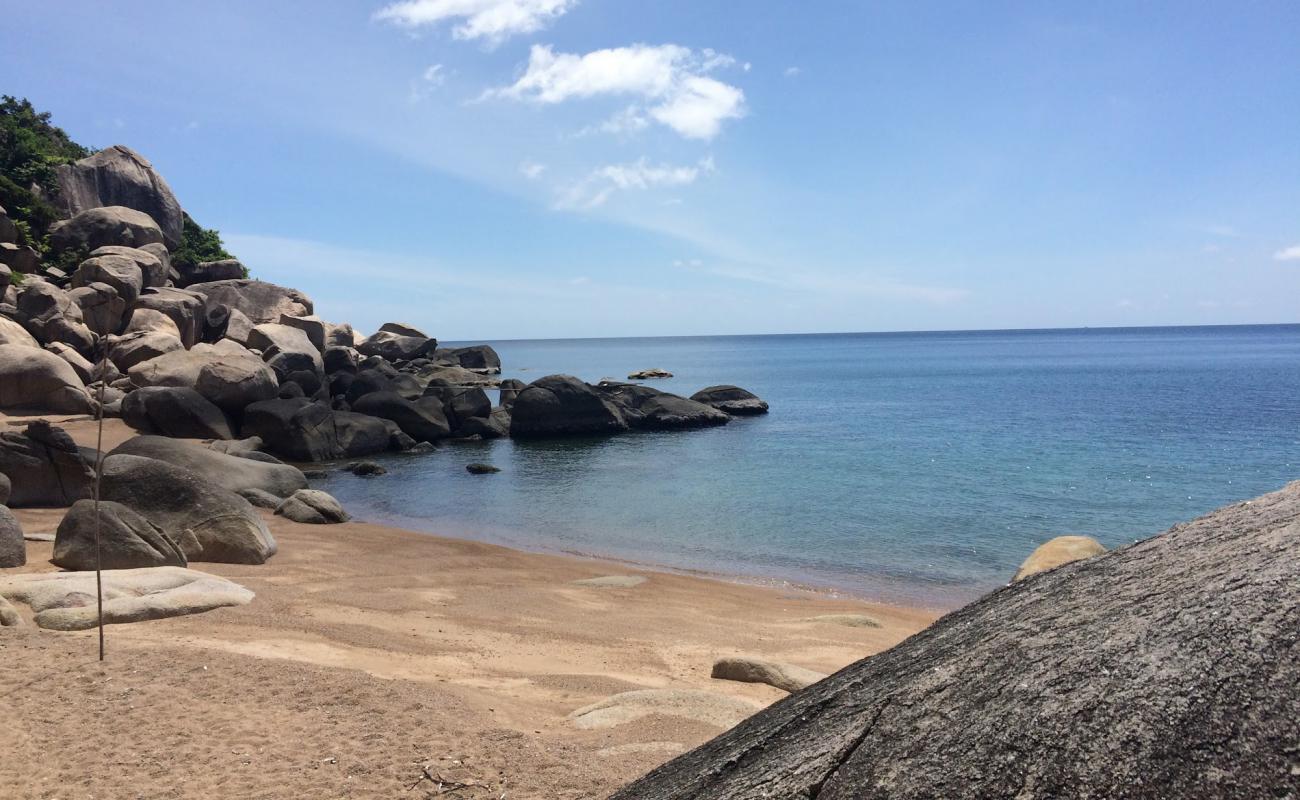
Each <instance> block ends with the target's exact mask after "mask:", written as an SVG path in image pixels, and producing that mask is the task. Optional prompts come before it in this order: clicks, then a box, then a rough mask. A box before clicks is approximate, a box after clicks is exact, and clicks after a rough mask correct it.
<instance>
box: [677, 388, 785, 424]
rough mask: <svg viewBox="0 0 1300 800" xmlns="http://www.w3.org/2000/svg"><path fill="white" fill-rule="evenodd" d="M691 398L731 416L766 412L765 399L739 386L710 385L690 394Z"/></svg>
mask: <svg viewBox="0 0 1300 800" xmlns="http://www.w3.org/2000/svg"><path fill="white" fill-rule="evenodd" d="M691 399H692V400H694V401H695V402H697V403H704V404H705V405H709V406H713V407H714V408H716V409H718V410H719V411H725V412H727V413H728V414H730V415H732V416H733V417H743V416H753V415H756V414H766V413H767V403H766V402H765V401H763V400H762V399H761V398H759V397H758V395H756V394H754V393H752V392H748V391H745V390H744V389H742V388H740V387H739V386H710V387H708V388H707V389H701V390H699V391H698V392H696V393H695V394H693V395H691Z"/></svg>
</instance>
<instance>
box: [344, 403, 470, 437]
mask: <svg viewBox="0 0 1300 800" xmlns="http://www.w3.org/2000/svg"><path fill="white" fill-rule="evenodd" d="M352 410H353V411H356V412H357V413H360V414H367V415H369V416H372V417H379V418H380V419H387V420H392V421H393V422H395V423H397V426H398V427H399V428H401V429H402V433H405V434H406V435H407V436H410V437H411V438H412V439H414V440H415V441H417V442H436V441H438V440H439V439H445V438H447V437H448V436H450V435H451V426H450V425H448V424H447V417H446V415H445V414H444V413H443V406H442V402H441V401H440V400H438V399H437V398H424V397H422V398H420V399H419V400H414V401H412V400H407V399H406V398H405V397H402V396H401V395H399V394H397V393H396V392H371V393H369V394H366V395H363V396H362V397H360V398H359V399H358V400H357V401H356V402H355V403H353V404H352Z"/></svg>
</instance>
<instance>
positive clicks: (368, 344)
mask: <svg viewBox="0 0 1300 800" xmlns="http://www.w3.org/2000/svg"><path fill="white" fill-rule="evenodd" d="M437 348H438V340H437V339H430V338H427V337H423V336H404V335H402V334H400V333H393V332H392V331H386V330H383V329H380V330H379V331H377V332H376V333H375V335H374V336H371V337H368V338H367V339H366V340H365V341H364V342H362V343H361V344H359V345H357V352H359V353H361V355H363V356H379V357H380V358H382V359H385V360H386V361H412V360H414V359H417V358H421V357H423V356H427V355H429V354H430V353H432V352H433V351H434V350H436V349H437Z"/></svg>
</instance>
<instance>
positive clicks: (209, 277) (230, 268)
mask: <svg viewBox="0 0 1300 800" xmlns="http://www.w3.org/2000/svg"><path fill="white" fill-rule="evenodd" d="M176 272H177V274H178V275H179V276H180V280H178V281H177V282H176V285H177V286H182V287H184V286H193V285H194V284H196V283H212V282H213V281H230V280H241V279H242V278H244V277H245V276H246V275H248V270H246V269H244V265H243V264H241V263H239V262H238V261H237V260H235V259H233V258H225V259H222V260H220V261H200V262H199V263H197V264H178V265H177V268H176Z"/></svg>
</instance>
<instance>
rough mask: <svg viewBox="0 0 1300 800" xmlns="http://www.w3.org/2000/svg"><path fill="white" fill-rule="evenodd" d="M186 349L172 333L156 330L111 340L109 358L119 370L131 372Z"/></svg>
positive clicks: (116, 337) (134, 333) (138, 312)
mask: <svg viewBox="0 0 1300 800" xmlns="http://www.w3.org/2000/svg"><path fill="white" fill-rule="evenodd" d="M135 313H136V314H140V313H142V312H140V311H137V312H135ZM184 349H185V345H184V344H183V343H182V342H181V340H180V339H178V338H176V337H175V336H173V335H172V334H170V333H166V332H164V331H156V330H146V331H135V332H133V333H128V334H125V335H123V336H114V337H112V338H111V339H109V344H108V358H109V360H110V361H112V362H113V366H115V367H117V368H118V369H119V370H122V371H123V372H130V371H131V369H132V368H134V367H135V366H136V365H138V364H143V363H145V362H146V361H152V360H154V359H155V358H158V357H159V356H162V355H166V354H167V353H174V352H177V351H184Z"/></svg>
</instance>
